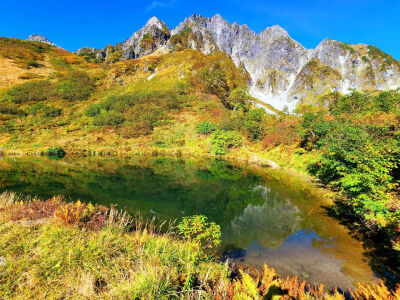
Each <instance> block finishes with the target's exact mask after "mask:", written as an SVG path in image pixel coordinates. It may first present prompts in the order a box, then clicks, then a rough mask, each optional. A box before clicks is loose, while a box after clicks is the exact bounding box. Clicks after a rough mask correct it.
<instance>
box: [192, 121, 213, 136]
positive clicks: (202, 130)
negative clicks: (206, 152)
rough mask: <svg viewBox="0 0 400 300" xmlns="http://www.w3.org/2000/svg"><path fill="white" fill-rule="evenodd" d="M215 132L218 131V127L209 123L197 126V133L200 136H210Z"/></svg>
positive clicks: (205, 122)
mask: <svg viewBox="0 0 400 300" xmlns="http://www.w3.org/2000/svg"><path fill="white" fill-rule="evenodd" d="M215 130H217V125H215V124H213V123H210V122H207V121H204V122H201V123H199V124H197V126H196V132H197V133H198V134H210V133H212V132H214V131H215Z"/></svg>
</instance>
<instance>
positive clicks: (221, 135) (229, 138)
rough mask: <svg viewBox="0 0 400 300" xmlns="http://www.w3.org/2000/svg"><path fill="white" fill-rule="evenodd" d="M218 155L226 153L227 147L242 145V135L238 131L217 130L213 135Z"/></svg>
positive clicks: (212, 140) (212, 138)
mask: <svg viewBox="0 0 400 300" xmlns="http://www.w3.org/2000/svg"><path fill="white" fill-rule="evenodd" d="M211 144H212V145H213V147H214V153H215V154H216V155H225V154H226V153H227V149H229V148H233V147H238V146H241V145H242V135H241V134H240V132H237V131H226V130H217V131H215V132H214V133H213V134H212V135H211Z"/></svg>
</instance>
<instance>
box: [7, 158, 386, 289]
mask: <svg viewBox="0 0 400 300" xmlns="http://www.w3.org/2000/svg"><path fill="white" fill-rule="evenodd" d="M4 190H12V191H16V192H23V193H28V194H32V195H38V196H40V197H43V198H47V197H51V196H53V195H64V196H66V197H67V199H71V200H76V199H80V200H82V201H91V202H96V203H100V204H104V205H110V204H117V205H118V207H119V208H125V209H126V210H128V212H130V213H135V212H140V213H141V214H142V215H144V216H149V217H153V216H156V217H157V218H159V219H160V220H174V219H179V218H181V217H182V216H188V215H194V214H204V215H206V216H207V217H208V218H209V219H210V220H212V221H214V222H216V223H218V224H220V225H221V229H222V240H223V243H222V248H221V249H220V251H221V253H220V254H222V252H223V251H225V252H228V251H230V253H231V254H233V256H235V257H237V258H236V259H237V260H238V261H245V262H248V263H252V264H258V265H263V264H264V263H267V264H269V265H271V266H275V267H276V268H277V269H278V271H280V272H282V274H284V275H298V276H299V277H300V278H305V279H308V280H309V281H310V282H313V283H320V282H324V283H328V284H331V285H342V288H346V287H348V286H350V285H351V284H352V282H353V281H354V280H359V281H371V280H374V276H373V272H372V270H371V268H370V266H369V265H368V263H370V262H368V261H366V260H365V257H364V255H363V253H364V250H363V248H362V245H361V243H360V242H358V241H357V240H355V239H353V238H352V237H351V236H350V235H349V233H348V231H347V230H346V228H345V227H344V226H342V225H340V224H339V223H338V221H337V220H335V219H333V218H331V217H329V216H327V214H326V209H324V207H323V206H326V205H328V204H329V203H328V202H327V200H326V199H325V198H324V193H323V192H321V191H320V190H319V189H317V188H315V187H313V186H312V185H310V184H309V183H307V182H305V181H304V180H302V179H301V178H298V177H296V176H291V175H288V174H287V173H285V172H283V171H279V170H268V169H265V168H257V167H254V166H250V165H249V166H240V165H238V163H237V164H235V165H234V164H231V163H227V162H225V161H220V160H210V159H203V160H192V159H188V160H184V159H169V158H157V159H154V158H143V157H142V158H140V157H136V158H131V159H112V158H79V159H77V158H75V159H72V158H67V159H62V160H49V159H47V158H37V157H34V158H15V159H12V158H5V159H3V160H0V192H2V191H4ZM371 265H374V266H379V264H378V263H377V262H376V261H374V262H373V264H371Z"/></svg>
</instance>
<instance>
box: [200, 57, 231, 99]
mask: <svg viewBox="0 0 400 300" xmlns="http://www.w3.org/2000/svg"><path fill="white" fill-rule="evenodd" d="M199 77H200V80H201V82H202V86H203V90H204V91H205V92H207V93H210V94H214V95H216V96H217V97H218V98H220V99H225V98H226V97H227V96H228V93H229V86H228V83H227V80H226V77H225V74H224V72H223V71H222V69H221V67H220V65H219V64H218V63H216V64H215V65H214V66H212V67H211V68H209V69H208V68H203V69H200V70H199Z"/></svg>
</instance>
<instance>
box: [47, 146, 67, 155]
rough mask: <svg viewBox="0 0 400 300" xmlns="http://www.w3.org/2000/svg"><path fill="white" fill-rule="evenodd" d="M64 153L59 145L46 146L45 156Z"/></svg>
mask: <svg viewBox="0 0 400 300" xmlns="http://www.w3.org/2000/svg"><path fill="white" fill-rule="evenodd" d="M65 154H66V153H65V151H64V149H63V148H60V147H54V148H48V149H47V150H46V155H47V156H56V157H64V156H65Z"/></svg>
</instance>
